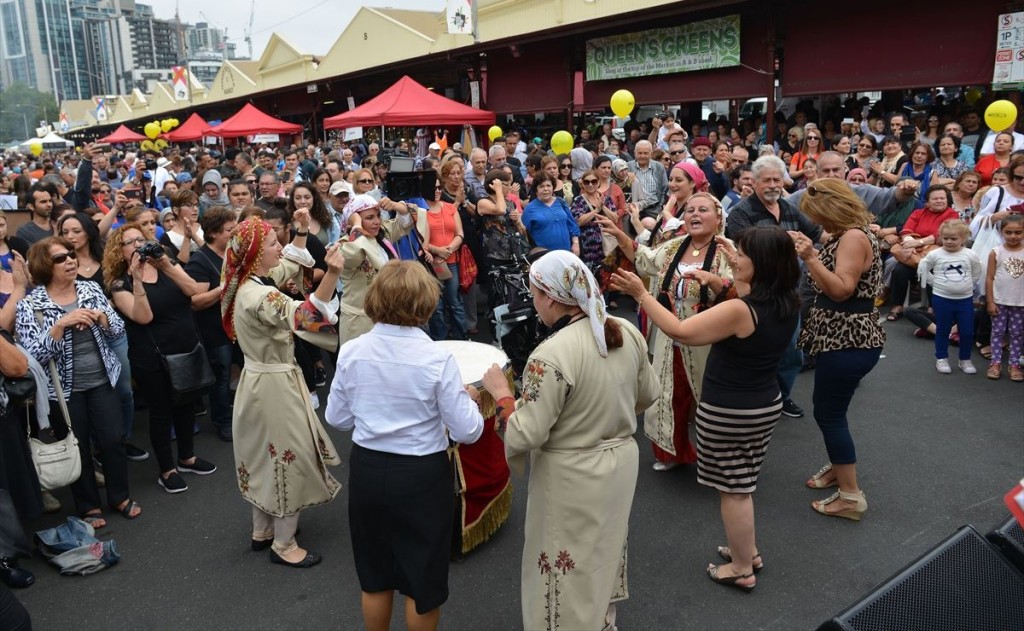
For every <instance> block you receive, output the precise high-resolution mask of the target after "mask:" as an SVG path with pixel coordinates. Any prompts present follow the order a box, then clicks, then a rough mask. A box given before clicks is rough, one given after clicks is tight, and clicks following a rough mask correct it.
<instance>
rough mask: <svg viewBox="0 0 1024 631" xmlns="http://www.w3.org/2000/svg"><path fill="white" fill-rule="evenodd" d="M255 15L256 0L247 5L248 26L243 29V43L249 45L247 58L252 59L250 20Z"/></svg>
mask: <svg viewBox="0 0 1024 631" xmlns="http://www.w3.org/2000/svg"><path fill="white" fill-rule="evenodd" d="M255 16H256V0H252V4H251V5H250V7H249V28H247V29H245V38H244V39H245V43H246V44H248V45H249V59H252V20H253V18H254V17H255Z"/></svg>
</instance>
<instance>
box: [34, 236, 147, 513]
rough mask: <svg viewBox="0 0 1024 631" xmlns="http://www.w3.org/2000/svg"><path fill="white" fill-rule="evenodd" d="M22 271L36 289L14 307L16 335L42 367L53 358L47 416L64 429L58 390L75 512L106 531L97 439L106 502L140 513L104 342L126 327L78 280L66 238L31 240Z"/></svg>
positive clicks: (93, 288) (117, 370)
mask: <svg viewBox="0 0 1024 631" xmlns="http://www.w3.org/2000/svg"><path fill="white" fill-rule="evenodd" d="M28 268H29V273H30V274H31V276H32V280H33V281H34V282H35V284H36V288H35V289H33V290H32V292H31V293H29V295H28V296H27V297H26V298H25V299H24V300H22V301H21V302H19V303H18V309H17V316H16V317H17V324H16V326H17V331H18V337H19V338H20V339H21V342H22V344H23V345H24V347H25V349H26V350H27V351H28V352H29V353H31V354H32V356H33V357H35V359H36V360H37V361H38V362H39V363H40V364H43V365H44V366H45V365H46V364H47V363H48V362H50V361H51V360H52V361H53V362H54V363H55V364H56V366H57V376H58V378H59V380H60V383H59V384H54V383H53V382H52V381H51V382H50V383H49V385H48V391H49V392H48V394H49V399H50V401H51V402H52V403H51V405H50V418H51V420H52V421H53V425H54V427H55V428H62V427H64V418H63V416H62V412H61V408H60V406H59V405H58V404H57V402H56V401H57V387H56V386H57V385H59V386H60V391H61V394H62V396H63V397H64V399H65V401H66V402H67V409H68V414H69V416H70V419H68V420H69V421H70V424H71V429H72V430H73V431H74V433H75V437H76V438H77V439H78V450H79V453H80V455H81V457H82V474H81V476H80V477H79V478H78V480H77V481H75V482H74V483H73V484H72V485H71V496H72V498H73V499H74V502H75V510H76V511H77V512H78V514H79V515H81V516H82V518H83V519H85V520H86V521H87V522H89V523H90V524H91V525H92V526H93V527H94V528H102V527H104V526H106V520H105V519H103V511H102V508H101V500H100V492H99V489H98V488H97V485H96V476H95V472H94V469H93V459H92V453H93V448H92V443H93V441H96V446H97V447H98V449H99V452H100V456H101V458H102V459H103V473H104V475H105V476H106V492H107V504H108V505H109V506H110V507H111V508H112V509H114V510H116V511H117V512H119V513H121V514H122V515H124V516H125V517H127V518H128V519H135V518H136V517H138V516H139V515H140V514H141V513H142V511H141V509H140V508H139V505H138V504H137V503H136V502H133V501H132V500H131V497H130V495H129V492H128V460H127V458H126V457H125V450H124V436H123V433H122V419H121V415H120V412H119V411H118V410H119V407H120V404H119V402H118V398H117V395H116V394H115V393H114V386H115V384H116V383H117V379H118V377H119V376H120V374H121V363H120V362H119V361H118V359H117V355H116V354H115V353H114V351H113V350H111V348H110V342H111V341H112V340H114V339H115V338H117V337H118V336H120V335H122V334H123V333H124V322H123V321H122V320H121V318H120V317H119V316H118V315H117V313H116V312H115V311H114V309H113V308H112V307H111V306H110V303H109V302H108V301H107V298H106V296H104V295H103V289H102V288H101V287H100V286H99V285H98V284H96V283H93V282H87V281H81V280H79V278H78V261H77V260H76V255H75V248H74V246H73V245H72V244H71V242H69V241H68V240H67V239H64V238H63V237H47V238H46V239H43V240H41V241H39V242H37V243H36V244H35V245H33V246H32V248H31V249H30V250H29V252H28ZM47 377H48V378H49V377H50V375H49V373H47ZM59 431H60V430H58V432H59ZM58 437H63V436H62V435H61V434H60V433H58Z"/></svg>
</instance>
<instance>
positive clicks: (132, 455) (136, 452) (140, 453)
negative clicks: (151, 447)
mask: <svg viewBox="0 0 1024 631" xmlns="http://www.w3.org/2000/svg"><path fill="white" fill-rule="evenodd" d="M124 453H125V456H127V457H128V459H129V460H131V461H133V462H142V461H143V460H149V452H148V451H146V450H145V449H142V448H141V447H136V446H135V445H133V444H131V443H125V444H124Z"/></svg>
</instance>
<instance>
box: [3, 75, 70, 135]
mask: <svg viewBox="0 0 1024 631" xmlns="http://www.w3.org/2000/svg"><path fill="white" fill-rule="evenodd" d="M58 118H60V115H59V110H58V109H57V101H56V100H55V99H54V98H53V95H52V94H50V93H48V92H40V91H39V90H36V89H35V88H33V87H31V86H29V85H28V84H26V83H22V82H15V83H12V84H11V85H9V86H8V87H7V88H6V89H4V91H3V94H2V95H0V143H3V144H7V143H10V142H14V141H20V140H27V139H28V138H33V137H35V134H36V132H35V130H36V127H38V126H39V121H46V122H48V123H53V122H54V121H55V120H57V119H58Z"/></svg>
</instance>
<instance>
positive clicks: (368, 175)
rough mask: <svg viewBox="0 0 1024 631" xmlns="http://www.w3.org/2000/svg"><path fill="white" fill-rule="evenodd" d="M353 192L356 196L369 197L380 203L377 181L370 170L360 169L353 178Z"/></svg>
mask: <svg viewBox="0 0 1024 631" xmlns="http://www.w3.org/2000/svg"><path fill="white" fill-rule="evenodd" d="M352 190H353V191H355V192H354V193H353V194H354V195H369V196H370V197H372V198H374V199H375V200H377V201H378V202H379V201H380V198H381V194H380V189H379V188H377V180H376V179H375V178H374V176H373V171H371V170H370V169H359V170H358V171H356V172H355V174H354V175H353V176H352Z"/></svg>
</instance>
